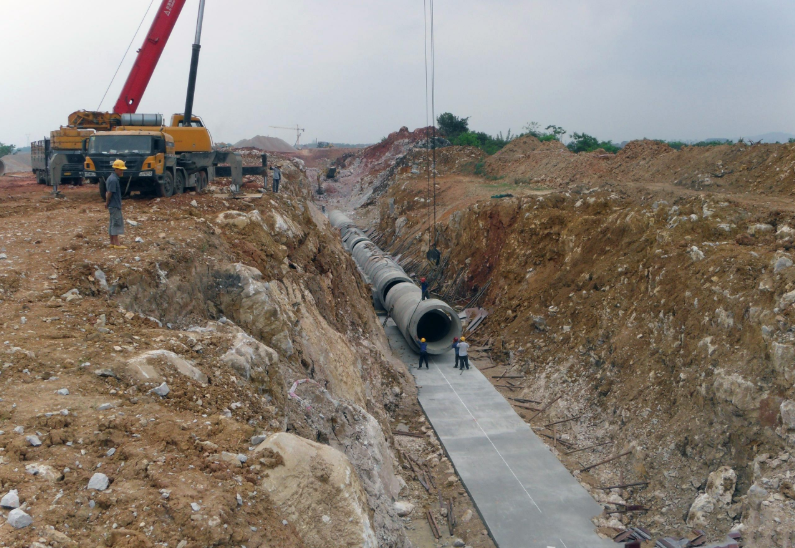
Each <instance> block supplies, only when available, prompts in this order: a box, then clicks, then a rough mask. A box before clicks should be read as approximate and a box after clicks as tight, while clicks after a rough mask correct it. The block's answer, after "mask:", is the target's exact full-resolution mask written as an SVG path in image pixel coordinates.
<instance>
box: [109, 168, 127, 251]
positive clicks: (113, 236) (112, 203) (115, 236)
mask: <svg viewBox="0 0 795 548" xmlns="http://www.w3.org/2000/svg"><path fill="white" fill-rule="evenodd" d="M126 169H127V165H126V164H125V163H124V161H123V160H116V161H115V162H113V173H111V174H110V177H108V178H107V180H106V181H105V207H106V208H107V209H108V212H109V213H110V224H109V225H108V234H109V235H110V247H112V248H114V249H127V247H126V246H123V245H121V243H120V242H119V236H121V235H122V234H124V217H122V215H121V178H122V177H123V176H124V171H125V170H126Z"/></svg>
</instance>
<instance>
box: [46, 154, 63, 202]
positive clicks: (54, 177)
mask: <svg viewBox="0 0 795 548" xmlns="http://www.w3.org/2000/svg"><path fill="white" fill-rule="evenodd" d="M65 165H66V155H65V154H53V156H52V158H50V165H49V169H50V184H52V195H53V196H55V197H56V198H57V197H59V196H60V195H61V193H60V192H59V191H58V185H60V184H61V172H62V171H63V166H65Z"/></svg>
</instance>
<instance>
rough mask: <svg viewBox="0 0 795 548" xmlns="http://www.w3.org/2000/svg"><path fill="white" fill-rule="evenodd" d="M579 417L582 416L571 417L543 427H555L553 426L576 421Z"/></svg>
mask: <svg viewBox="0 0 795 548" xmlns="http://www.w3.org/2000/svg"><path fill="white" fill-rule="evenodd" d="M580 417H582V415H577V416H576V417H571V418H570V419H563V420H562V421H555V422H550V423H548V424H545V425H544V426H552V425H555V424H563V423H564V422H569V421H576V420H577V419H579V418H580Z"/></svg>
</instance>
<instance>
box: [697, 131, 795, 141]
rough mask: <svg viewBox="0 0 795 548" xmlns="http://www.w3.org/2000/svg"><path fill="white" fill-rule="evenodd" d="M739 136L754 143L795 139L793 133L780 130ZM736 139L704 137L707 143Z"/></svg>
mask: <svg viewBox="0 0 795 548" xmlns="http://www.w3.org/2000/svg"><path fill="white" fill-rule="evenodd" d="M740 137H742V138H743V140H744V141H745V142H746V143H747V142H749V141H752V142H754V143H756V142H758V141H761V142H763V143H787V142H789V140H790V139H795V135H793V134H792V133H783V132H781V131H771V132H770V133H763V134H761V135H740V136H738V137H737V139H739V138H740ZM737 139H726V138H723V137H717V138H715V137H713V138H711V139H704V141H706V142H707V143H726V142H728V141H731V142H736V141H737Z"/></svg>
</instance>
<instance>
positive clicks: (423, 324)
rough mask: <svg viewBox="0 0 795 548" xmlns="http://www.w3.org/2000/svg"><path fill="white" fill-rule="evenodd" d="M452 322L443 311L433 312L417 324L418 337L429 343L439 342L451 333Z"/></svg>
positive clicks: (427, 313)
mask: <svg viewBox="0 0 795 548" xmlns="http://www.w3.org/2000/svg"><path fill="white" fill-rule="evenodd" d="M451 325H452V322H451V321H450V318H448V317H447V314H445V313H444V312H442V311H441V310H431V311H430V312H426V313H425V314H423V315H422V317H421V318H420V320H419V321H418V322H417V337H419V338H420V339H425V340H426V341H427V342H428V343H435V342H439V341H441V340H442V339H444V338H445V337H447V335H448V334H449V333H450V326H451Z"/></svg>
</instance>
